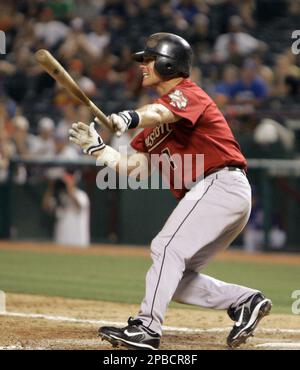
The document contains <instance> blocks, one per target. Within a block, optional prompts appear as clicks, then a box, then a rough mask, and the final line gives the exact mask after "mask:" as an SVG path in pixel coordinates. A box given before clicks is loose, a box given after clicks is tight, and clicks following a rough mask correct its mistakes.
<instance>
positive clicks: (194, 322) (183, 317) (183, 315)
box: [0, 294, 300, 350]
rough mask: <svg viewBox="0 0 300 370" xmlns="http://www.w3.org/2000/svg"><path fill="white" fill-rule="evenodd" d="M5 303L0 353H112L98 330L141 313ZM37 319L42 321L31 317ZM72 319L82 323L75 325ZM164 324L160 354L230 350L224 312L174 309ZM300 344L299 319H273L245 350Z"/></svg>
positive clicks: (42, 302) (58, 302)
mask: <svg viewBox="0 0 300 370" xmlns="http://www.w3.org/2000/svg"><path fill="white" fill-rule="evenodd" d="M6 299H7V305H6V309H7V312H8V314H7V315H5V314H4V315H0V349H80V350H84V349H97V350H104V349H112V347H111V345H110V344H109V343H107V342H105V341H101V340H100V339H99V338H98V337H97V329H98V328H99V326H103V325H115V324H119V325H121V324H122V323H125V322H126V320H127V318H128V315H129V314H130V313H131V314H135V313H136V312H137V310H138V306H137V305H128V304H124V303H111V302H101V301H86V300H76V299H66V298H59V297H42V296H35V295H23V294H7V296H6ZM16 313H19V314H20V313H22V316H16ZM32 314H35V315H39V316H38V317H30V315H31V316H32ZM43 315H45V316H43ZM72 318H73V319H77V321H75V320H74V321H73V322H72V321H70V320H71V319H72ZM67 320H69V321H67ZM89 320H90V322H89ZM165 325H166V326H168V328H167V329H166V330H165V331H164V335H163V338H162V342H161V349H166V350H167V349H170V350H174V349H178V350H185V349H193V350H202V349H226V348H227V347H226V344H225V342H226V336H227V334H228V331H229V330H230V326H231V325H232V322H231V321H230V319H229V318H228V317H227V315H226V313H224V312H221V311H206V310H205V311H203V310H199V311H198V310H190V309H174V308H170V309H169V310H168V314H167V317H166V321H165ZM170 327H173V328H170ZM174 327H175V328H174ZM180 329H182V331H179V330H180ZM184 329H185V331H184ZM188 329H190V332H188V331H187V330H188ZM299 345H300V320H299V317H297V316H296V315H270V316H268V317H266V318H264V320H263V321H262V322H261V323H260V325H259V327H258V328H257V331H256V335H255V336H254V337H253V338H250V339H249V340H248V343H247V344H245V345H243V346H242V347H241V348H242V349H267V348H268V349H288V348H297V349H299V348H300V346H299ZM294 346H296V347H294Z"/></svg>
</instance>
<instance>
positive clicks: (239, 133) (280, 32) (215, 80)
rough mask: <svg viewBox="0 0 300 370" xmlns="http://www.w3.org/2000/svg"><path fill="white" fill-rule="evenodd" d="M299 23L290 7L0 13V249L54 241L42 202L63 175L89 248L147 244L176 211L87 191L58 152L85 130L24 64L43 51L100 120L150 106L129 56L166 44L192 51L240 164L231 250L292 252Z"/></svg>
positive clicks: (172, 5)
mask: <svg viewBox="0 0 300 370" xmlns="http://www.w3.org/2000/svg"><path fill="white" fill-rule="evenodd" d="M299 19H300V2H299V1H297V0H274V1H267V0H244V1H238V0H227V1H226V0H198V1H189V0H168V1H163V2H161V1H157V0H141V1H134V0H102V1H101V0H61V1H55V0H54V1H46V0H45V1H41V0H14V1H9V2H8V1H7V2H4V1H1V4H0V30H2V31H4V32H5V36H6V54H3V55H0V238H2V239H4V240H31V241H38V242H40V241H51V240H53V226H54V223H55V216H54V215H53V214H49V213H47V212H45V207H43V199H44V197H45V193H46V189H47V188H48V186H49V182H50V179H52V180H53V179H54V178H55V179H57V178H58V177H59V176H60V175H57V173H60V174H62V173H63V172H64V171H67V170H68V171H70V170H71V171H72V172H73V173H74V171H76V177H77V178H78V181H79V187H80V188H81V189H84V191H85V192H86V194H87V195H88V198H89V202H90V220H91V223H90V235H91V241H92V242H93V243H118V244H139V245H149V243H150V241H151V239H152V238H153V237H154V236H155V234H156V233H157V232H158V231H159V230H160V228H161V226H162V225H163V222H164V221H165V219H166V218H167V216H168V215H169V213H170V211H171V210H172V209H173V208H174V206H175V205H176V201H175V200H174V199H173V198H172V196H171V194H169V192H168V190H137V191H136V190H135V191H134V193H133V190H99V189H97V187H96V175H97V170H98V169H97V168H96V167H95V165H94V162H93V161H89V160H88V159H86V158H84V157H82V156H81V154H80V153H79V152H78V150H77V148H74V147H72V146H70V144H69V143H68V141H67V132H68V129H69V127H70V125H71V124H72V122H75V121H78V120H81V121H83V122H89V121H90V120H91V119H92V117H91V116H90V113H89V111H88V110H87V109H86V108H85V107H82V106H80V105H78V104H77V103H76V102H75V101H74V100H73V99H72V98H71V97H70V96H69V95H68V94H67V93H66V92H65V91H63V90H62V89H61V88H60V87H59V86H57V85H56V84H55V82H54V80H53V79H52V78H51V77H49V76H48V75H47V74H45V73H44V72H43V71H42V70H41V69H40V67H39V66H37V64H36V62H35V60H34V52H35V51H37V50H38V49H40V48H45V49H48V50H49V51H51V52H52V53H53V54H54V55H55V56H56V57H57V59H58V60H59V61H60V62H61V63H62V64H63V65H64V67H65V68H66V69H67V70H68V71H69V72H70V73H71V75H72V76H73V77H74V79H75V80H76V81H77V82H78V83H79V84H80V86H81V87H82V88H83V89H84V91H85V92H86V93H87V95H89V96H90V97H91V98H92V99H93V100H94V101H95V103H96V104H98V105H99V107H101V108H102V109H103V111H104V112H105V113H107V114H110V113H113V112H117V111H120V110H123V109H130V108H134V107H137V106H140V105H142V104H145V103H147V102H149V101H151V99H153V91H143V90H141V89H140V74H139V70H138V67H137V65H136V64H135V63H133V62H132V61H131V58H130V55H131V52H132V51H136V50H139V49H140V48H142V47H143V42H144V40H145V38H146V37H147V36H148V35H149V34H151V33H154V32H161V31H165V32H173V33H176V34H179V35H181V36H183V37H184V38H186V39H187V40H188V41H189V42H190V43H191V45H192V47H193V49H194V51H195V60H194V68H193V75H192V78H193V79H194V80H195V81H196V82H198V83H199V84H200V86H201V87H202V88H203V89H204V90H205V91H207V92H208V93H209V94H210V95H211V96H212V97H213V98H214V99H215V100H216V102H217V104H218V106H219V107H220V109H221V110H222V111H223V112H224V114H225V116H226V118H227V120H228V122H229V124H230V126H231V127H232V129H233V131H234V134H235V135H236V137H237V139H238V140H239V142H240V144H241V147H242V150H243V152H244V154H245V155H246V157H247V158H248V160H249V179H250V181H251V183H252V185H253V193H254V198H255V204H254V207H253V214H252V217H251V220H250V223H249V228H248V230H247V231H248V234H247V235H245V234H244V235H242V236H241V237H239V239H238V240H237V241H236V242H235V246H236V247H239V248H245V249H247V250H249V251H256V250H265V251H276V252H277V251H293V252H298V251H299V245H300V234H299V230H298V229H299V223H300V207H299V203H300V182H299V176H300V159H299V153H300V146H299V132H300V131H299V130H300V115H299V113H300V109H299V101H300V59H299V56H297V55H295V54H293V53H292V50H291V47H292V43H293V40H292V38H291V36H292V32H293V31H294V30H296V29H297V27H298V26H299ZM103 134H104V136H105V138H106V141H107V142H109V143H110V144H111V145H113V146H115V147H117V146H118V145H120V143H121V140H120V141H118V140H116V139H114V138H112V137H111V136H110V134H109V133H108V132H106V131H105V130H104V131H103ZM132 135H134V133H130V134H128V135H127V136H125V137H124V138H122V144H124V143H129V142H130V139H131V136H132ZM53 170H54V172H55V171H56V175H53ZM57 171H58V172H57ZM51 173H52V175H51ZM51 176H52V177H51Z"/></svg>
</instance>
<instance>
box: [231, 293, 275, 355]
mask: <svg viewBox="0 0 300 370" xmlns="http://www.w3.org/2000/svg"><path fill="white" fill-rule="evenodd" d="M271 308H272V302H271V300H270V299H268V298H266V297H264V296H263V295H262V294H261V293H256V294H253V295H252V296H251V297H249V298H248V299H247V300H246V301H244V302H243V303H241V304H240V305H239V306H237V307H235V308H232V307H229V309H228V310H227V313H228V316H229V317H230V318H231V320H233V321H235V324H234V326H233V328H232V329H231V332H230V333H229V335H228V337H227V344H228V346H229V347H231V348H236V347H238V346H240V345H241V344H243V343H245V342H246V340H247V339H248V338H249V337H250V336H253V332H254V329H255V328H256V326H257V324H258V323H259V321H260V320H261V319H262V318H263V317H264V316H266V315H268V314H269V313H270V311H271Z"/></svg>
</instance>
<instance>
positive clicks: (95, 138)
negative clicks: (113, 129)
mask: <svg viewBox="0 0 300 370" xmlns="http://www.w3.org/2000/svg"><path fill="white" fill-rule="evenodd" d="M69 134H70V136H69V140H70V141H71V142H72V143H74V144H77V145H79V146H80V147H81V149H82V150H83V153H85V154H89V155H92V154H93V153H94V152H96V151H98V150H101V149H104V148H105V146H106V145H105V143H104V141H103V140H102V137H101V136H100V135H99V134H98V132H97V131H96V129H95V122H92V123H91V124H90V125H89V126H88V125H86V124H85V123H82V122H78V123H73V125H72V128H71V129H70V130H69Z"/></svg>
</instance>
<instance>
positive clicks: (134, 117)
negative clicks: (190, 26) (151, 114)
mask: <svg viewBox="0 0 300 370" xmlns="http://www.w3.org/2000/svg"><path fill="white" fill-rule="evenodd" d="M108 119H109V120H110V121H111V123H112V125H113V127H114V129H115V132H116V134H117V136H121V135H122V134H124V132H126V131H127V130H128V129H130V128H135V127H137V126H138V124H139V122H140V116H139V114H138V113H137V112H136V111H134V110H124V111H122V112H119V113H113V114H112V115H111V116H109V117H108Z"/></svg>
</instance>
